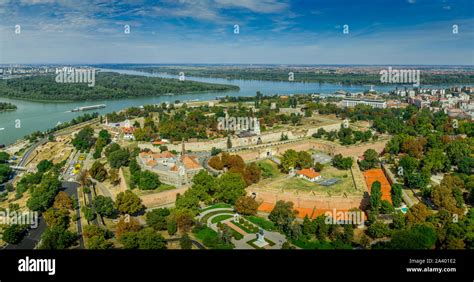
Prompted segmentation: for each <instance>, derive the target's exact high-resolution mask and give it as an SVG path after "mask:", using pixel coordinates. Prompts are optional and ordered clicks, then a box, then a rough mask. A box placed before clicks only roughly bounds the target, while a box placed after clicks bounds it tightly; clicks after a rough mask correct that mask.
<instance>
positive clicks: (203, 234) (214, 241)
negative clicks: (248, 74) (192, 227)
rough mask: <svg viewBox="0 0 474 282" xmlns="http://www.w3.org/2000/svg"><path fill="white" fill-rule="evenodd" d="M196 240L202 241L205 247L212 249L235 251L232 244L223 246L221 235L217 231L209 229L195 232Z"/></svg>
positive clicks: (205, 228)
mask: <svg viewBox="0 0 474 282" xmlns="http://www.w3.org/2000/svg"><path fill="white" fill-rule="evenodd" d="M193 233H194V235H195V236H196V238H197V239H198V240H199V241H201V242H202V243H203V244H204V246H206V247H208V248H210V249H233V247H234V246H233V245H232V244H223V243H222V242H220V241H219V235H218V234H217V232H216V231H214V230H212V229H211V228H209V227H204V228H201V229H200V230H199V231H197V232H194V231H193Z"/></svg>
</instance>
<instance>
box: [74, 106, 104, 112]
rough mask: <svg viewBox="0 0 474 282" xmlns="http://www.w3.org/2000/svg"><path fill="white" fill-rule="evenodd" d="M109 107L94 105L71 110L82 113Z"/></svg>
mask: <svg viewBox="0 0 474 282" xmlns="http://www.w3.org/2000/svg"><path fill="white" fill-rule="evenodd" d="M105 107H107V105H104V104H100V105H93V106H85V107H77V108H74V109H72V110H71V112H82V111H90V110H95V109H102V108H105Z"/></svg>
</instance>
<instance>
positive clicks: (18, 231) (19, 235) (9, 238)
mask: <svg viewBox="0 0 474 282" xmlns="http://www.w3.org/2000/svg"><path fill="white" fill-rule="evenodd" d="M26 229H27V227H26V226H24V225H19V224H11V225H10V226H8V227H7V228H5V230H3V237H2V239H3V241H5V242H7V243H8V244H18V243H20V242H21V240H22V239H23V237H24V236H25V234H26Z"/></svg>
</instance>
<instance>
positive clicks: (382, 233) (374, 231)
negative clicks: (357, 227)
mask: <svg viewBox="0 0 474 282" xmlns="http://www.w3.org/2000/svg"><path fill="white" fill-rule="evenodd" d="M367 235H369V236H370V237H372V238H374V239H377V238H383V237H387V236H389V235H390V228H389V227H388V225H387V224H385V223H383V222H380V221H377V222H375V223H373V224H371V225H370V226H369V227H368V228H367Z"/></svg>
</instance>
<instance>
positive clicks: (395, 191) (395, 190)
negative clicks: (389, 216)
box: [390, 183, 403, 207]
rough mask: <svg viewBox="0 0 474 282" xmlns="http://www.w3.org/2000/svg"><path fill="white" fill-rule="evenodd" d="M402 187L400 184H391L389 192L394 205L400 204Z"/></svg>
mask: <svg viewBox="0 0 474 282" xmlns="http://www.w3.org/2000/svg"><path fill="white" fill-rule="evenodd" d="M402 189H403V186H402V185H401V184H398V183H395V184H393V185H392V189H391V191H390V193H391V196H392V203H393V206H394V207H399V206H400V205H401V204H402Z"/></svg>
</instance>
